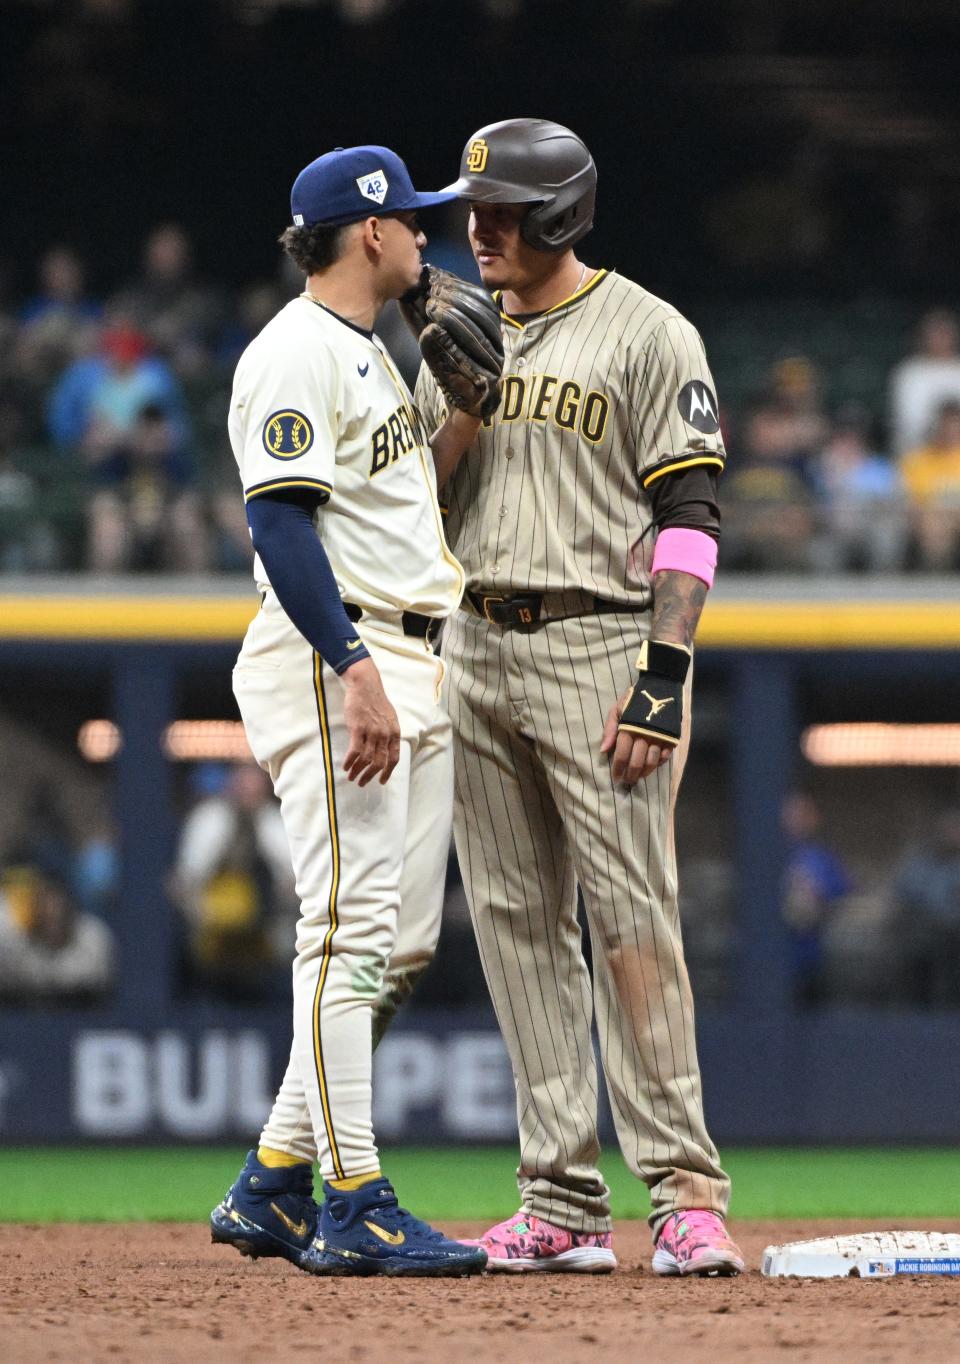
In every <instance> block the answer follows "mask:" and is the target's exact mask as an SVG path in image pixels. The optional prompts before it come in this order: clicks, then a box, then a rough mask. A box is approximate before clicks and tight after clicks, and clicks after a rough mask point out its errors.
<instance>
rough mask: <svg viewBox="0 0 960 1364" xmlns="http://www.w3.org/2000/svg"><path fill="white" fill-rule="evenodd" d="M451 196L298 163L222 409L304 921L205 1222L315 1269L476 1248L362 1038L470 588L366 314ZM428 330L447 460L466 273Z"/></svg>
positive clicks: (382, 981) (466, 426)
mask: <svg viewBox="0 0 960 1364" xmlns="http://www.w3.org/2000/svg"><path fill="white" fill-rule="evenodd" d="M452 197H454V196H453V194H452V193H451V192H445V193H436V194H418V193H416V192H415V191H414V188H413V185H412V184H411V181H410V177H409V175H408V173H407V169H406V167H405V166H404V164H403V162H402V161H401V160H400V158H399V157H397V156H396V155H395V154H394V153H393V152H391V151H389V150H388V149H387V148H385V147H377V146H366V147H353V148H348V149H343V148H338V149H337V150H336V151H334V152H330V153H328V154H327V155H326V156H321V157H320V158H318V160H316V161H314V162H312V163H311V164H310V165H309V166H307V167H306V169H305V170H303V171H302V172H301V174H300V175H299V176H298V177H297V180H296V182H295V184H294V186H293V191H292V195H291V206H292V210H293V223H294V226H293V227H292V228H289V229H288V230H287V231H286V232H285V233H284V236H283V238H282V241H283V244H284V247H285V249H286V250H287V252H288V253H289V255H290V256H291V257H292V258H293V260H294V261H295V262H296V263H297V265H298V266H300V268H301V269H302V270H303V272H304V274H305V275H306V277H307V279H306V287H305V289H304V291H303V293H302V294H301V295H300V296H299V297H298V298H295V299H293V300H292V301H291V302H290V303H288V304H287V305H286V307H284V308H283V309H282V310H281V311H280V312H279V313H278V314H277V316H276V317H275V318H273V320H272V321H271V322H269V323H268V324H267V326H266V327H265V328H264V329H263V331H262V332H261V333H260V335H259V336H258V337H256V339H255V340H254V341H253V342H252V343H251V344H250V346H249V347H248V348H247V350H246V351H245V352H244V354H243V356H242V357H241V359H240V363H239V365H238V367H237V372H236V377H235V380H234V387H233V394H232V398H231V406H230V420H229V427H230V440H231V444H232V447H233V452H234V455H235V457H236V460H237V464H238V466H239V469H240V475H241V479H242V481H243V489H244V496H245V499H246V506H247V515H248V520H249V524H250V530H251V534H252V537H253V543H254V547H255V549H256V551H257V557H256V561H255V565H254V572H255V576H256V581H257V586H258V588H259V589H260V592H261V597H262V605H261V609H260V611H259V613H258V614H257V616H256V618H255V619H254V621H253V622H252V624H251V626H250V628H249V630H248V631H247V635H246V638H245V639H244V643H243V648H242V649H241V651H240V656H239V658H238V660H237V665H236V668H235V671H234V692H235V694H236V697H237V701H238V704H239V707H240V711H241V714H242V716H243V722H244V726H245V729H246V733H247V737H248V739H249V742H250V747H251V748H252V750H253V752H254V754H255V756H256V758H257V760H258V762H260V764H261V765H262V766H263V767H264V768H266V769H267V771H268V772H269V773H270V776H271V778H272V780H273V784H274V789H275V790H276V793H277V795H278V797H279V799H280V805H281V814H282V817H283V822H284V826H285V828H286V832H287V836H288V839H289V843H290V848H291V852H292V857H293V863H294V871H295V873H296V884H297V893H298V895H299V897H300V899H301V902H302V918H301V920H300V924H299V929H298V935H297V955H296V960H295V962H294V969H293V1046H292V1049H291V1053H290V1061H289V1066H288V1069H287V1073H286V1077H285V1079H284V1081H283V1085H282V1088H281V1090H280V1093H279V1095H278V1096H277V1099H276V1102H275V1104H274V1108H273V1111H272V1113H271V1114H270V1117H269V1119H268V1121H267V1124H266V1127H265V1128H264V1130H263V1133H262V1135H261V1138H260V1145H259V1149H258V1150H257V1151H251V1152H250V1154H249V1156H248V1158H247V1162H246V1164H245V1166H244V1168H243V1170H242V1171H241V1174H240V1176H239V1178H238V1179H237V1180H236V1182H235V1183H234V1184H233V1186H232V1188H231V1189H230V1190H229V1192H228V1194H227V1195H226V1197H225V1199H224V1201H223V1202H222V1203H221V1204H220V1205H219V1206H218V1207H217V1208H216V1209H215V1210H214V1212H213V1214H212V1217H211V1225H212V1230H213V1239H214V1240H215V1241H222V1242H227V1243H229V1244H233V1245H235V1246H236V1247H237V1248H238V1249H240V1250H241V1251H242V1252H244V1253H246V1254H251V1255H279V1256H283V1257H285V1258H287V1259H289V1260H291V1261H292V1262H293V1263H294V1264H296V1265H297V1266H298V1267H299V1268H301V1269H304V1270H306V1271H308V1272H310V1273H314V1274H370V1273H386V1274H432V1275H437V1274H466V1273H472V1272H475V1271H478V1270H479V1269H481V1268H482V1267H483V1265H484V1263H485V1260H486V1256H485V1254H484V1251H483V1249H482V1248H480V1247H477V1246H466V1245H462V1244H460V1243H458V1242H454V1241H450V1240H448V1239H446V1238H445V1237H443V1236H442V1235H441V1233H439V1232H436V1231H434V1230H433V1229H431V1228H430V1227H428V1226H427V1225H426V1224H425V1223H423V1222H421V1221H419V1220H418V1219H417V1218H415V1217H413V1216H412V1215H411V1214H410V1213H408V1212H406V1211H405V1210H404V1209H403V1208H401V1207H400V1206H399V1205H398V1202H397V1198H396V1195H395V1194H394V1191H393V1189H392V1187H391V1185H390V1184H389V1182H388V1181H387V1180H386V1179H385V1178H384V1177H383V1175H382V1173H381V1170H380V1162H379V1157H378V1154H377V1148H376V1145H375V1142H374V1135H373V1131H372V1127H371V1088H370V1086H371V1042H372V1040H374V1038H375V1036H377V1035H379V1032H380V1031H382V1028H383V1026H384V1025H385V1023H386V1021H387V1020H388V1018H389V1016H390V1014H391V1013H392V1012H393V1010H395V1009H396V1007H397V1005H398V1004H399V1002H400V1001H401V1000H402V998H403V997H404V996H405V995H406V994H407V993H409V991H410V989H411V988H412V985H413V982H414V980H415V978H416V976H417V975H418V974H419V972H420V971H421V970H422V969H423V967H424V966H425V965H426V963H427V962H428V961H429V960H430V957H431V954H432V952H433V949H434V946H435V943H436V939H437V935H438V931H439V923H440V910H441V904H442V896H443V884H444V867H445V862H446V858H447V852H448V847H449V837H450V821H451V818H452V753H451V745H450V723H449V720H448V718H447V715H446V712H445V710H444V708H443V706H442V705H441V694H440V689H441V682H442V675H443V664H442V663H441V662H440V660H439V659H438V658H437V657H435V655H434V653H433V649H432V647H431V644H430V642H429V639H428V634H429V629H430V626H431V624H432V623H434V622H438V621H439V620H441V619H442V618H444V617H446V616H448V615H449V614H450V612H451V611H453V610H454V609H455V608H456V606H457V604H458V602H459V601H460V597H461V593H462V591H463V583H464V578H463V571H462V569H461V567H460V565H459V563H458V562H457V560H456V559H455V558H454V556H453V555H452V554H451V553H450V551H449V549H448V548H447V545H446V541H445V539H444V534H443V528H442V521H441V516H440V511H439V508H438V505H437V498H436V482H435V473H434V465H433V456H432V452H431V447H430V443H429V442H428V439H427V434H426V432H425V430H424V427H423V424H422V421H421V419H420V417H419V415H418V413H417V412H416V410H415V408H414V407H413V403H412V399H411V396H410V393H409V391H408V390H407V388H406V387H405V385H404V383H403V381H402V379H401V378H400V376H399V374H398V373H397V370H396V368H395V366H394V365H393V363H392V361H391V359H390V357H389V355H388V354H387V352H386V351H385V350H384V348H383V346H382V345H381V344H380V343H379V341H378V340H377V338H376V337H375V336H374V335H373V331H372V327H373V323H374V319H375V317H376V315H377V313H378V312H379V311H380V308H381V307H382V306H383V304H384V303H385V302H386V301H387V300H388V299H391V298H398V297H400V296H401V295H403V294H404V293H406V292H407V291H408V290H410V289H411V288H412V287H416V286H417V285H418V283H419V280H420V276H421V270H422V261H421V256H420V252H421V250H422V248H423V246H424V245H425V242H426V238H425V237H424V235H423V233H422V231H421V230H420V228H419V225H418V222H417V218H416V213H417V210H419V209H421V208H424V207H427V206H429V205H431V204H437V203H443V202H445V201H446V200H448V199H450V198H452ZM422 330H423V334H424V343H423V349H424V353H425V354H430V355H431V356H432V360H431V363H432V364H433V365H434V368H435V370H436V372H437V376H438V383H439V384H440V386H441V389H442V390H444V391H445V393H446V400H447V403H448V406H449V407H450V410H451V413H452V415H451V417H450V418H449V419H448V420H447V421H445V423H444V424H443V427H442V429H441V430H440V431H439V432H437V433H436V435H435V438H434V442H433V446H434V452H435V453H436V454H437V457H441V456H444V457H447V456H448V455H449V454H450V453H451V452H452V453H453V454H454V455H455V454H457V453H459V451H460V450H461V449H462V448H463V447H464V445H465V444H467V443H469V441H470V440H472V439H473V437H474V435H475V432H476V430H477V429H478V426H479V414H480V413H481V412H483V411H486V410H488V409H489V407H490V405H491V400H492V402H493V403H495V402H496V401H497V399H498V389H497V380H498V378H499V371H500V368H501V365H502V358H503V351H502V344H501V341H500V326H499V320H498V318H497V312H496V308H495V307H494V305H493V304H492V302H491V300H490V298H489V296H488V295H487V294H486V293H484V291H483V290H481V289H480V288H479V287H478V286H471V285H460V284H459V283H458V284H457V285H456V287H454V286H453V285H451V284H449V283H448V286H447V291H446V294H445V295H444V298H443V299H435V300H434V301H433V303H432V304H431V309H430V315H429V317H427V316H424V326H423V329H422ZM453 332H456V336H455V337H454V336H453V335H452V333H453ZM464 344H466V345H468V346H470V345H472V346H473V350H474V354H475V355H479V356H480V357H481V359H483V360H484V361H485V363H486V373H485V375H484V376H481V375H480V373H479V371H477V369H476V367H475V365H473V364H472V363H471V362H470V360H469V359H468V358H467V357H466V356H465V354H464V351H463V350H462V346H463V345H464ZM431 348H432V349H431ZM461 408H462V409H467V410H466V411H461V410H459V409H461ZM471 409H472V410H473V411H474V412H475V414H476V415H468V412H469V410H471ZM314 1158H316V1159H317V1160H318V1162H319V1165H320V1169H321V1173H322V1175H323V1181H324V1185H323V1188H324V1196H325V1197H324V1202H323V1206H322V1209H321V1210H319V1211H318V1209H317V1207H316V1204H315V1203H314V1202H313V1199H312V1191H313V1184H312V1162H313V1160H314Z"/></svg>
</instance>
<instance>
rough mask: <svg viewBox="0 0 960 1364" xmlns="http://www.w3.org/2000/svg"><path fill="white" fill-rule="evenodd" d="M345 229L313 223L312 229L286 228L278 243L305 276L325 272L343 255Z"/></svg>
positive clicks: (327, 224)
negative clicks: (319, 271) (320, 271)
mask: <svg viewBox="0 0 960 1364" xmlns="http://www.w3.org/2000/svg"><path fill="white" fill-rule="evenodd" d="M345 233H346V228H344V227H342V226H340V227H331V226H330V225H329V223H315V224H314V226H313V227H288V228H285V229H284V230H283V232H281V233H280V236H279V237H278V239H277V240H278V241H279V243H280V245H281V246H282V247H283V249H284V251H286V253H287V255H288V256H289V257H290V259H291V260H292V261H293V263H294V264H295V265H296V266H297V267H298V268H299V269H301V270H302V271H303V273H304V274H305V275H312V274H315V273H316V271H317V270H326V269H327V267H328V266H330V265H333V263H334V261H336V260H339V258H340V256H341V255H342V254H343V242H344V236H345Z"/></svg>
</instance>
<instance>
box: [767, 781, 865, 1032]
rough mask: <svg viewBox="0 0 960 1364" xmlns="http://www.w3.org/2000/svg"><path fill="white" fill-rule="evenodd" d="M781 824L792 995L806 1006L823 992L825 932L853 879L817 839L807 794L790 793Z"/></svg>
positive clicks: (814, 806)
mask: <svg viewBox="0 0 960 1364" xmlns="http://www.w3.org/2000/svg"><path fill="white" fill-rule="evenodd" d="M781 823H782V825H783V830H784V833H785V834H786V836H787V845H788V852H787V866H786V872H785V875H784V886H783V902H782V903H783V910H782V912H783V918H784V920H785V922H786V925H787V933H788V937H789V940H790V945H791V955H792V963H791V964H792V970H793V989H794V999H795V1000H796V1002H797V1003H798V1004H799V1005H801V1006H804V1007H808V1006H810V1005H815V1004H819V1003H821V1002H822V1000H823V999H824V997H825V995H826V980H825V973H824V952H823V936H824V931H825V929H826V927H827V924H828V922H829V920H830V918H831V916H832V915H833V914H834V913H835V911H836V909H837V907H838V905H839V904H840V902H841V901H842V900H843V899H844V897H845V896H847V895H849V894H850V892H851V891H852V890H853V881H852V879H851V877H850V876H849V874H848V872H847V870H846V868H845V867H844V865H843V863H842V862H841V861H840V859H839V857H838V856H837V855H836V853H834V852H833V851H832V850H831V849H830V848H828V847H827V845H826V844H825V843H824V842H823V841H822V840H821V839H820V837H819V833H820V825H821V817H820V811H819V809H818V807H817V804H816V802H815V801H814V800H813V798H812V797H811V796H809V795H807V794H806V793H804V792H802V791H794V792H793V793H792V794H791V795H789V796H788V797H787V799H786V800H785V801H784V803H783V810H782V811H781Z"/></svg>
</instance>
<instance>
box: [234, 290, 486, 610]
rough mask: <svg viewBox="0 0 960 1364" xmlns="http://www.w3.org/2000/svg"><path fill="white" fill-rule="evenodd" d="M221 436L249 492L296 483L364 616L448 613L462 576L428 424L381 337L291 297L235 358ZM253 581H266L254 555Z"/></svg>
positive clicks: (341, 581)
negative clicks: (313, 506)
mask: <svg viewBox="0 0 960 1364" xmlns="http://www.w3.org/2000/svg"><path fill="white" fill-rule="evenodd" d="M229 430H230V443H231V445H232V447H233V453H234V457H235V458H236V461H237V465H238V466H239V469H240V477H241V479H242V481H243V491H244V497H245V498H246V500H247V501H249V500H250V499H251V498H254V497H258V496H260V495H262V494H263V493H266V492H269V491H271V490H273V489H284V488H303V489H306V490H312V491H314V492H316V493H318V494H319V495H320V497H321V499H322V505H321V506H320V507H319V509H318V510H317V512H316V515H315V518H314V524H315V526H316V529H317V534H318V535H319V537H320V539H321V541H322V543H323V546H324V549H325V550H326V552H327V556H328V558H329V560H330V564H331V567H332V569H333V572H334V575H335V577H336V579H337V584H338V586H339V588H340V592H341V595H342V596H343V597H344V599H345V600H346V601H350V602H353V603H355V604H356V605H357V606H361V607H363V608H364V610H366V611H369V612H370V613H371V614H373V615H378V614H379V615H382V614H384V613H386V614H387V615H394V614H396V613H397V612H400V611H417V612H419V613H421V614H422V615H429V616H447V615H449V614H450V612H451V611H453V610H454V609H455V608H456V606H457V604H458V603H459V601H460V598H461V596H462V593H463V586H464V575H463V571H462V569H461V567H460V565H459V563H458V562H457V560H456V559H455V558H454V557H453V555H452V554H451V553H450V551H449V549H448V548H447V543H446V539H445V537H444V532H443V525H442V520H441V516H440V510H439V507H438V505H437V493H436V478H435V474H434V467H433V457H432V455H431V453H430V447H429V443H428V433H427V431H426V429H425V427H424V424H423V421H422V420H421V418H420V416H419V414H418V412H417V410H416V407H415V406H414V404H413V400H412V398H411V395H410V392H409V390H408V389H407V387H406V385H405V384H404V382H403V380H402V378H401V377H400V375H399V373H398V372H397V370H396V368H395V366H394V364H393V362H392V361H391V360H390V357H389V356H388V355H387V353H386V351H385V350H384V349H383V347H382V346H381V345H380V343H379V341H378V340H377V339H376V338H375V337H374V336H373V335H372V333H370V332H366V331H363V330H362V329H361V328H359V327H355V326H353V325H352V324H351V323H349V322H346V321H344V320H343V319H342V318H339V317H337V315H336V314H335V313H332V312H330V311H329V310H328V309H327V308H325V307H323V306H322V305H321V304H319V303H316V302H315V301H314V300H313V299H311V298H308V297H305V296H302V295H301V296H300V297H299V298H295V299H292V300H291V301H290V302H289V303H288V304H287V305H286V307H284V308H282V309H281V310H280V312H279V313H277V315H276V317H274V318H273V319H272V320H271V321H270V322H268V323H267V325H266V326H265V327H264V329H263V331H261V332H260V334H259V335H258V336H257V337H256V338H255V339H254V340H253V341H252V342H251V343H250V345H249V346H248V347H247V349H246V350H245V351H244V353H243V355H242V356H241V357H240V362H239V364H238V366H237V371H236V375H235V377H234V383H233V394H232V397H231V403H230V420H229ZM254 575H255V577H256V580H257V585H258V586H259V587H268V586H269V580H268V578H267V576H266V572H265V570H264V567H263V564H262V563H261V561H260V558H259V556H258V557H257V559H256V560H255V562H254Z"/></svg>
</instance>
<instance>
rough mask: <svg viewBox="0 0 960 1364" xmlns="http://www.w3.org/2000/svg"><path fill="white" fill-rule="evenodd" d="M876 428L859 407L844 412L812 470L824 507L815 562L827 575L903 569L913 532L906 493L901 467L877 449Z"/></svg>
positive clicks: (813, 555) (816, 542) (817, 495)
mask: <svg viewBox="0 0 960 1364" xmlns="http://www.w3.org/2000/svg"><path fill="white" fill-rule="evenodd" d="M871 424H872V422H871V417H870V413H869V412H868V411H867V410H866V408H864V407H861V406H860V405H859V404H858V403H848V404H847V405H846V406H844V407H843V408H841V409H840V411H839V412H838V413H837V416H836V420H835V422H834V427H833V431H832V433H831V435H830V437H829V439H828V440H827V442H826V444H825V446H824V447H823V449H822V450H821V451H820V453H819V455H818V456H817V458H816V459H815V461H814V462H813V465H812V468H811V477H812V483H813V487H814V492H815V494H816V497H817V501H818V507H819V515H818V534H817V537H816V541H815V543H814V546H813V549H812V553H811V561H812V566H813V567H815V568H817V569H819V570H820V571H822V572H825V573H840V572H846V571H849V570H851V569H866V570H867V571H868V572H871V573H884V572H887V573H889V572H892V571H895V570H897V569H900V568H902V567H903V562H904V557H905V554H906V547H907V537H908V530H909V527H908V523H907V518H906V513H905V500H904V489H903V486H902V483H901V480H900V474H899V471H898V469H897V467H896V466H895V465H894V464H892V463H891V461H890V460H887V459H884V457H883V456H882V455H880V454H878V453H877V451H876V450H875V449H874V448H873V445H872V442H871V440H870V428H871Z"/></svg>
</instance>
